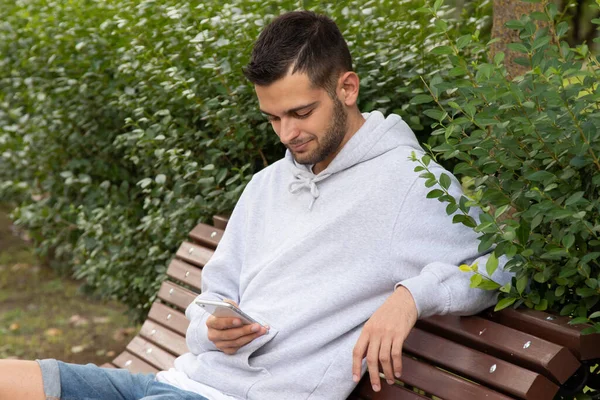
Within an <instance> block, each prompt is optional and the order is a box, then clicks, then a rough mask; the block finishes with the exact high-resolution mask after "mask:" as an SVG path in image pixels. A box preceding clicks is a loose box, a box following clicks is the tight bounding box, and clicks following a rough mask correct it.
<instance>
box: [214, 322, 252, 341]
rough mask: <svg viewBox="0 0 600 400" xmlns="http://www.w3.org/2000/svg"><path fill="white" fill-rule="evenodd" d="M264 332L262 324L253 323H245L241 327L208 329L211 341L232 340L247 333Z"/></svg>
mask: <svg viewBox="0 0 600 400" xmlns="http://www.w3.org/2000/svg"><path fill="white" fill-rule="evenodd" d="M260 332H264V329H262V330H261V328H260V325H258V324H252V325H244V326H242V327H241V328H231V329H223V330H219V329H209V330H208V340H210V341H211V342H222V341H231V340H236V339H238V338H241V337H243V336H247V335H253V334H255V333H260Z"/></svg>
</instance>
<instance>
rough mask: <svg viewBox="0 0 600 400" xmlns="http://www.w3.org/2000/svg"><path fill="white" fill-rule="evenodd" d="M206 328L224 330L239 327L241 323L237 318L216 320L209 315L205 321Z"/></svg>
mask: <svg viewBox="0 0 600 400" xmlns="http://www.w3.org/2000/svg"><path fill="white" fill-rule="evenodd" d="M206 326H208V327H209V328H212V329H218V330H224V329H231V328H237V327H240V326H242V321H241V320H240V319H239V318H217V317H215V316H214V315H211V316H210V317H208V319H207V320H206Z"/></svg>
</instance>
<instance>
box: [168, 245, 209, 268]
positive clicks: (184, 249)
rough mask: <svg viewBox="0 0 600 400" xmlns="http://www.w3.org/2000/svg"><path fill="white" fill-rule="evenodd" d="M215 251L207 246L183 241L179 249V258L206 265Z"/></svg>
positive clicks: (202, 265)
mask: <svg viewBox="0 0 600 400" xmlns="http://www.w3.org/2000/svg"><path fill="white" fill-rule="evenodd" d="M213 253H214V251H213V250H211V249H208V248H206V247H205V246H202V245H198V244H193V243H190V242H183V243H182V244H181V246H179V250H177V254H176V256H177V258H179V259H181V260H183V261H185V262H188V263H190V264H192V265H195V266H197V267H204V266H205V265H206V263H207V262H208V260H210V258H211V257H212V255H213Z"/></svg>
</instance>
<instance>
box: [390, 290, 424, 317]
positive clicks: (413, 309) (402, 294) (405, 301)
mask: <svg viewBox="0 0 600 400" xmlns="http://www.w3.org/2000/svg"><path fill="white" fill-rule="evenodd" d="M392 296H394V297H396V298H397V299H398V302H399V303H400V304H401V305H402V306H403V307H405V309H406V310H407V311H408V312H409V313H410V316H411V317H412V318H413V320H414V321H416V320H417V318H418V317H419V311H418V310H417V303H416V302H415V298H414V297H413V295H412V293H411V292H410V290H408V288H407V287H406V286H402V285H399V286H398V287H397V288H396V290H394V294H393V295H392Z"/></svg>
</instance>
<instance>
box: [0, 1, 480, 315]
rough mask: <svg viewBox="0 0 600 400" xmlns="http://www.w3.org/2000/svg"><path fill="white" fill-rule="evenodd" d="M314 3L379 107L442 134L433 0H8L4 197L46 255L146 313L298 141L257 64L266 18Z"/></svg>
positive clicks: (0, 83)
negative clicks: (178, 261)
mask: <svg viewBox="0 0 600 400" xmlns="http://www.w3.org/2000/svg"><path fill="white" fill-rule="evenodd" d="M300 5H301V6H302V7H304V8H311V9H314V10H316V11H323V12H326V13H328V14H329V15H331V16H332V17H333V18H334V19H335V20H336V21H338V22H339V24H340V28H341V29H342V31H343V32H344V34H345V36H346V38H347V40H348V41H349V43H350V46H351V49H352V52H353V54H354V55H355V65H356V69H357V72H358V73H359V75H360V76H361V77H362V78H363V79H362V85H361V90H362V96H361V101H362V103H361V107H362V108H363V110H365V111H370V110H373V109H380V110H382V111H383V112H390V111H395V112H397V113H399V114H401V115H402V116H404V117H405V118H406V119H407V121H408V122H409V123H410V124H411V125H412V126H413V128H415V129H416V130H421V131H422V133H421V136H422V137H426V136H427V133H428V132H427V131H426V130H423V126H427V125H429V124H430V123H431V122H432V120H431V119H429V118H428V117H420V110H421V108H422V107H423V106H422V105H420V104H418V103H410V102H409V99H411V98H412V97H413V96H414V95H415V94H419V93H423V89H422V84H421V82H420V81H419V78H418V77H419V75H425V76H433V74H436V73H438V74H439V73H442V74H443V71H445V70H446V69H447V68H446V67H447V66H446V64H445V63H446V61H441V60H439V58H438V57H436V56H435V55H434V54H431V53H430V50H431V48H432V47H433V46H434V43H437V42H439V41H440V40H443V36H442V35H441V34H439V33H437V32H436V31H435V30H434V25H433V24H432V23H431V22H430V18H429V17H428V16H426V15H424V14H419V13H417V12H416V11H415V10H416V9H418V8H419V7H421V6H422V5H423V2H422V0H406V1H403V2H397V1H392V0H386V1H352V2H343V3H339V2H337V3H336V2H331V3H330V4H327V5H320V3H319V2H316V1H315V2H313V1H303V2H301V4H299V3H298V2H297V1H256V0H254V1H252V0H234V1H230V2H226V3H224V2H219V1H215V0H202V1H200V0H196V1H187V2H183V1H177V0H146V1H137V0H136V1H133V0H118V1H117V0H112V1H99V0H98V1H83V0H75V1H68V2H65V1H58V0H55V1H48V0H29V1H24V0H16V1H15V0H0V21H1V22H0V196H1V197H2V199H3V200H5V201H6V200H10V201H12V202H13V203H16V204H17V205H18V208H17V209H16V211H15V212H14V217H15V218H16V221H17V223H18V224H21V225H23V226H24V227H25V228H27V229H28V230H29V231H30V232H31V235H32V237H33V238H34V240H35V241H36V244H37V245H38V247H39V249H40V251H41V254H42V255H43V256H45V257H47V258H48V259H50V260H52V263H53V265H55V266H57V267H60V268H63V269H64V270H65V271H73V272H74V274H75V276H77V277H79V278H83V279H85V281H86V282H87V284H88V287H89V288H90V289H94V290H95V291H96V292H98V293H100V294H102V295H104V296H107V297H114V298H118V299H119V300H121V301H123V302H125V303H126V304H128V305H129V306H130V307H131V308H134V309H135V310H137V311H138V312H137V315H138V316H141V315H143V312H144V311H145V310H147V309H148V307H149V305H150V304H151V302H152V300H153V298H154V295H155V293H156V291H157V289H158V287H159V286H160V282H161V280H162V279H163V277H164V273H165V270H166V266H167V264H168V261H169V259H170V258H171V257H172V256H173V255H174V252H175V250H176V249H177V247H178V245H179V244H180V243H181V242H182V241H183V240H184V239H185V237H186V236H187V234H188V232H189V231H190V230H191V229H192V228H193V226H194V225H195V224H196V223H198V222H199V221H206V220H209V219H210V217H211V216H212V215H214V214H217V213H223V212H229V211H230V210H231V209H232V208H233V206H234V204H235V202H236V200H237V198H238V196H239V195H240V193H241V191H242V190H243V188H244V186H245V185H246V184H247V182H248V181H249V179H250V178H251V176H252V174H253V173H254V172H256V171H258V170H260V169H261V168H263V167H264V166H266V165H268V164H269V163H271V162H273V161H274V160H277V159H279V158H280V157H281V156H282V155H283V150H284V149H283V148H282V146H280V145H278V143H277V141H276V136H275V135H274V134H273V133H272V131H271V130H270V128H269V127H268V124H267V121H266V120H265V118H264V117H263V116H261V115H260V113H259V112H258V106H257V102H256V100H255V96H254V93H253V88H252V87H251V85H249V84H248V83H247V82H246V81H245V80H244V78H243V76H242V73H241V68H242V66H244V65H245V64H246V63H247V61H248V58H249V52H250V49H251V46H252V43H253V41H254V40H255V39H256V37H257V36H258V33H259V32H260V30H261V29H262V27H263V26H264V25H265V24H266V23H267V22H268V21H270V20H271V19H272V18H273V17H274V16H275V15H278V14H279V13H281V12H283V11H285V10H293V9H296V8H297V7H298V6H300ZM489 10H490V1H489V0H482V1H478V2H474V3H472V4H470V5H469V7H468V8H465V10H463V12H465V13H470V15H471V18H469V19H465V21H466V22H462V23H461V24H460V25H459V24H458V23H457V22H456V21H455V20H454V19H453V18H452V16H453V15H455V12H453V11H452V10H449V9H444V10H443V11H441V12H443V13H444V14H445V15H446V16H447V20H448V21H449V22H448V23H449V24H450V25H451V27H453V29H457V30H462V31H465V32H475V31H477V30H478V29H484V28H485V26H488V25H489ZM473 16H476V17H477V18H474V17H473Z"/></svg>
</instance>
